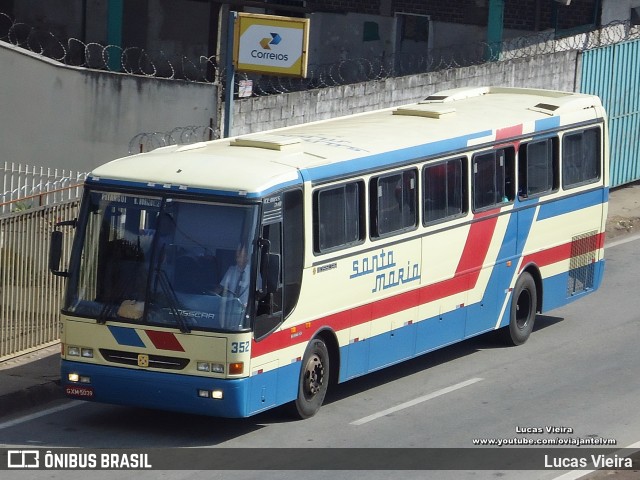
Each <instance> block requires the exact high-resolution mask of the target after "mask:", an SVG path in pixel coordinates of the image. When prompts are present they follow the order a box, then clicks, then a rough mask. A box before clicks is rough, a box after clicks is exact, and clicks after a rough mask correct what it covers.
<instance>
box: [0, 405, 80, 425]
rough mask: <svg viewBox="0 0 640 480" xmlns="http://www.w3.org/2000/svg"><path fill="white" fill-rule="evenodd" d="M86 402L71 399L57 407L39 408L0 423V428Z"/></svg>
mask: <svg viewBox="0 0 640 480" xmlns="http://www.w3.org/2000/svg"><path fill="white" fill-rule="evenodd" d="M86 403H87V402H84V401H82V400H73V401H71V402H69V403H65V404H64V405H58V406H57V407H52V408H49V409H47V410H41V411H39V412H36V413H32V414H31V415H26V416H24V417H20V418H14V419H13V420H9V421H7V422H4V423H0V430H2V429H3V428H9V427H15V426H16V425H20V424H21V423H25V422H29V421H31V420H35V419H36V418H40V417H45V416H47V415H51V414H52V413H57V412H62V411H63V410H68V409H69V408H73V407H77V406H78V405H83V404H86Z"/></svg>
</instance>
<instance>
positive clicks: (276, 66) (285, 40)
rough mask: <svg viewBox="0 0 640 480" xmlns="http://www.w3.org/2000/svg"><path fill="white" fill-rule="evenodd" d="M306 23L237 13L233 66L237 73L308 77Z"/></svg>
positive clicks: (303, 19) (276, 17) (307, 30)
mask: <svg viewBox="0 0 640 480" xmlns="http://www.w3.org/2000/svg"><path fill="white" fill-rule="evenodd" d="M308 45H309V19H308V18H293V17H279V16H275V15H259V14H253V13H238V18H237V19H236V26H235V39H234V46H235V48H234V54H233V62H234V66H235V68H236V70H238V71H243V72H256V73H267V74H272V75H291V76H296V77H306V76H307V49H308Z"/></svg>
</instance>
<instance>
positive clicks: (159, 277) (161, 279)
mask: <svg viewBox="0 0 640 480" xmlns="http://www.w3.org/2000/svg"><path fill="white" fill-rule="evenodd" d="M156 281H157V282H158V283H159V284H160V288H161V289H162V293H164V295H165V297H166V298H167V301H168V303H169V310H171V314H172V315H173V316H174V318H175V319H176V323H177V324H178V327H179V328H180V331H181V332H182V333H190V332H191V329H190V328H189V326H188V325H187V321H186V320H185V319H184V316H183V315H182V313H180V309H179V308H178V307H177V305H180V302H179V301H178V297H177V296H176V291H175V290H174V289H173V286H172V285H171V282H170V281H169V277H168V276H167V272H165V271H164V270H162V269H161V268H157V269H156Z"/></svg>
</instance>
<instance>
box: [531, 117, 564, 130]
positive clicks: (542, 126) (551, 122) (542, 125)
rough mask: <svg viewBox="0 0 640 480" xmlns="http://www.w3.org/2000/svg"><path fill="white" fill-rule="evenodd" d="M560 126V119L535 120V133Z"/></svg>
mask: <svg viewBox="0 0 640 480" xmlns="http://www.w3.org/2000/svg"><path fill="white" fill-rule="evenodd" d="M559 126H560V117H549V118H541V119H540V120H536V125H535V131H536V132H541V131H543V130H551V129H553V128H557V127H559Z"/></svg>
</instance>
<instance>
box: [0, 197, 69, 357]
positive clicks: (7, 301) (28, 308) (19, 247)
mask: <svg viewBox="0 0 640 480" xmlns="http://www.w3.org/2000/svg"><path fill="white" fill-rule="evenodd" d="M78 204H79V201H78V200H71V201H65V202H62V203H57V204H55V205H46V206H43V207H34V208H31V209H29V210H25V211H19V212H16V213H12V214H8V215H5V216H2V217H0V361H2V360H6V359H8V358H11V357H14V356H17V355H21V354H24V353H27V352H29V351H31V350H35V349H38V348H42V347H44V346H46V345H49V344H54V343H56V342H58V341H59V327H58V325H59V312H60V306H61V305H60V302H61V300H62V298H63V288H64V280H63V279H62V278H61V277H56V276H54V275H52V274H51V273H49V271H48V255H49V238H50V233H51V231H52V230H53V227H54V225H55V223H56V222H59V221H62V220H70V219H73V218H75V217H76V215H77V211H78ZM70 237H71V236H70V235H67V236H66V237H65V239H66V242H67V243H66V244H65V245H64V249H63V250H64V252H65V257H64V258H68V254H69V250H70V247H71V245H70V244H71V241H70Z"/></svg>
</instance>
